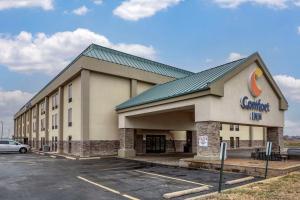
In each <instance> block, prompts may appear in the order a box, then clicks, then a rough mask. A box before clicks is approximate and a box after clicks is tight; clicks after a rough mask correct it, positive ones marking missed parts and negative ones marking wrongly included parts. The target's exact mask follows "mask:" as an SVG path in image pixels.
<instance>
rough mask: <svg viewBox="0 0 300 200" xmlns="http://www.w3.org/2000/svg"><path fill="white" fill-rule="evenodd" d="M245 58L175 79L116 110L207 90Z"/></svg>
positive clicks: (119, 106)
mask: <svg viewBox="0 0 300 200" xmlns="http://www.w3.org/2000/svg"><path fill="white" fill-rule="evenodd" d="M245 59H246V58H244V59H240V60H237V61H234V62H230V63H227V64H223V65H220V66H218V67H214V68H210V69H208V70H205V71H202V72H199V73H196V74H193V75H190V76H187V77H184V78H180V79H176V80H174V81H170V82H167V83H164V84H160V85H156V86H154V87H153V88H151V89H149V90H147V91H145V92H143V93H141V94H139V95H138V96H135V97H133V98H131V99H129V100H128V101H126V102H124V103H122V104H120V105H118V106H117V107H116V109H117V110H121V109H125V108H129V107H133V106H138V105H142V104H146V103H152V102H156V101H160V100H165V99H169V98H172V97H177V96H182V95H186V94H190V93H194V92H198V91H201V90H206V89H208V88H209V84H210V83H212V82H214V81H216V80H217V79H219V78H221V77H222V76H224V75H225V74H227V73H228V72H230V71H231V70H233V69H235V68H237V67H238V66H239V65H240V64H241V63H243V62H244V61H245Z"/></svg>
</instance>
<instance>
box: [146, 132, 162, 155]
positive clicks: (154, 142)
mask: <svg viewBox="0 0 300 200" xmlns="http://www.w3.org/2000/svg"><path fill="white" fill-rule="evenodd" d="M165 152H166V136H165V135H147V136H146V153H165Z"/></svg>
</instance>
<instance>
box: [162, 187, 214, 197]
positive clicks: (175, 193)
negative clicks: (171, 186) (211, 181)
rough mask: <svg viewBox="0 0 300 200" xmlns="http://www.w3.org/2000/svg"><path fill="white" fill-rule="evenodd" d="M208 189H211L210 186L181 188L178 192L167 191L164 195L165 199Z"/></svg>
mask: <svg viewBox="0 0 300 200" xmlns="http://www.w3.org/2000/svg"><path fill="white" fill-rule="evenodd" d="M206 190H209V187H208V186H201V187H197V188H192V189H188V190H181V191H177V192H171V193H166V194H164V195H163V197H164V198H165V199H171V198H175V197H180V196H184V195H188V194H194V193H198V192H203V191H206Z"/></svg>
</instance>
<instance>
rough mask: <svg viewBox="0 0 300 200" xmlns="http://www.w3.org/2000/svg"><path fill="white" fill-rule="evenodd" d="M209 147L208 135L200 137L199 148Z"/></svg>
mask: <svg viewBox="0 0 300 200" xmlns="http://www.w3.org/2000/svg"><path fill="white" fill-rule="evenodd" d="M207 146H208V137H207V135H201V136H199V147H207Z"/></svg>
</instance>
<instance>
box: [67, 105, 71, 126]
mask: <svg viewBox="0 0 300 200" xmlns="http://www.w3.org/2000/svg"><path fill="white" fill-rule="evenodd" d="M68 126H72V108H69V110H68Z"/></svg>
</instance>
